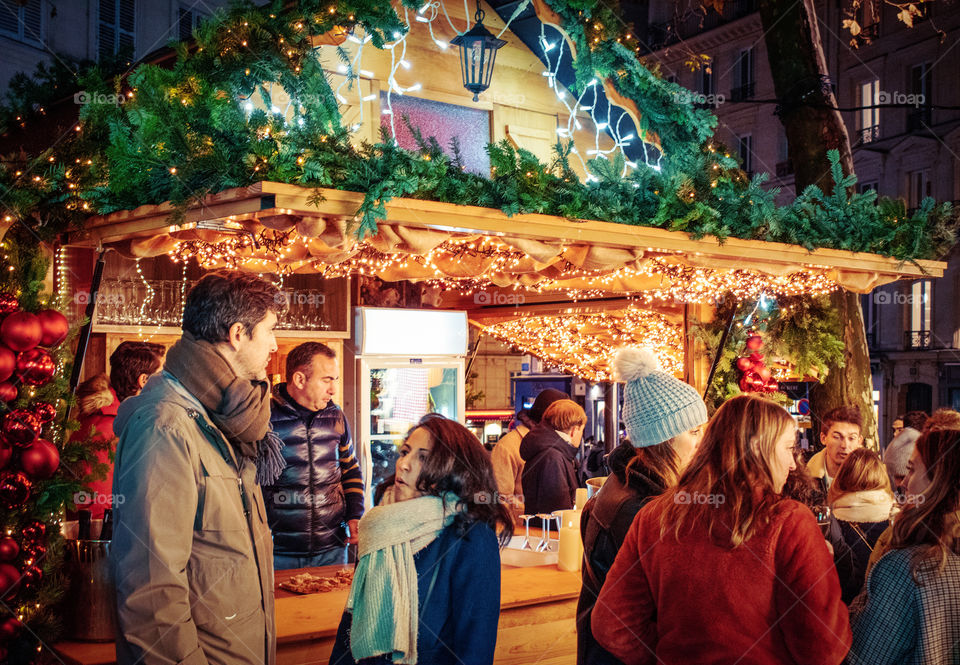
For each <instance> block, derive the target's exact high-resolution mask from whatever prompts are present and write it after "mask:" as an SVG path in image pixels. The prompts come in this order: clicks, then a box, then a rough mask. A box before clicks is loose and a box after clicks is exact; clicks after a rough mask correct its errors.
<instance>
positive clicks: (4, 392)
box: [0, 381, 20, 402]
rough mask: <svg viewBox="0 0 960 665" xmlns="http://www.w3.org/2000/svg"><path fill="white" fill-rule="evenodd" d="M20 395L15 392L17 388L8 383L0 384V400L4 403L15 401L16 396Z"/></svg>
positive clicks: (17, 391) (18, 392)
mask: <svg viewBox="0 0 960 665" xmlns="http://www.w3.org/2000/svg"><path fill="white" fill-rule="evenodd" d="M19 394H20V391H19V390H17V387H16V386H15V385H13V384H12V383H10V382H9V381H4V382H2V383H0V400H3V401H4V402H12V401H13V400H15V399H17V395H19Z"/></svg>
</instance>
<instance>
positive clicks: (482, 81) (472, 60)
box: [450, 0, 507, 102]
mask: <svg viewBox="0 0 960 665" xmlns="http://www.w3.org/2000/svg"><path fill="white" fill-rule="evenodd" d="M483 17H484V12H483V10H482V9H480V0H477V13H476V14H475V15H474V17H473V18H474V20H475V21H476V22H477V24H476V25H475V26H473V28H471V29H470V30H468V31H467V32H465V33H463V34H462V35H457V36H456V37H454V38H453V39H451V40H450V43H451V44H453V45H454V46H459V47H460V71H461V73H462V74H463V87H464V88H466V89H467V90H469V91H470V92H472V93H473V101H475V102H479V101H480V97H479V95H480V93H481V92H483V91H484V90H486V89H487V88H489V87H490V78H491V77H492V76H493V63H494V61H495V60H496V59H497V50H498V49H499V48H501V47H502V46H504V45H505V44H506V43H507V42H505V41H504V40H502V39H497V38H496V37H494V36H493V35H492V34H491V33H490V31H489V30H487V29H486V28H485V27H483Z"/></svg>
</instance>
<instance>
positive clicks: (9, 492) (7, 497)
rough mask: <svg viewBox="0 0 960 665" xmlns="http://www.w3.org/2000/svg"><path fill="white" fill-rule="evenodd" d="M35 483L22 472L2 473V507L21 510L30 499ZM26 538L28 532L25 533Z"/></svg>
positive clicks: (0, 493) (0, 499) (0, 494)
mask: <svg viewBox="0 0 960 665" xmlns="http://www.w3.org/2000/svg"><path fill="white" fill-rule="evenodd" d="M32 489H33V483H32V482H30V479H29V478H28V477H27V474H25V473H23V472H21V471H4V472H3V473H0V506H3V507H4V508H6V509H7V510H13V509H14V508H21V507H23V504H25V503H26V502H27V499H29V498H30V490H32ZM24 536H26V531H24Z"/></svg>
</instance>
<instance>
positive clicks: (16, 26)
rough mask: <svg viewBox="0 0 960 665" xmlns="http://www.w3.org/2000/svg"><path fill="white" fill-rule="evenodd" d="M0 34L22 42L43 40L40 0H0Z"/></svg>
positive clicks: (41, 4) (40, 41)
mask: <svg viewBox="0 0 960 665" xmlns="http://www.w3.org/2000/svg"><path fill="white" fill-rule="evenodd" d="M0 34H2V35H5V36H7V37H13V38H14V39H18V40H20V41H22V42H29V43H31V44H41V43H42V42H43V38H42V37H43V2H42V0H27V1H26V2H24V1H23V0H0Z"/></svg>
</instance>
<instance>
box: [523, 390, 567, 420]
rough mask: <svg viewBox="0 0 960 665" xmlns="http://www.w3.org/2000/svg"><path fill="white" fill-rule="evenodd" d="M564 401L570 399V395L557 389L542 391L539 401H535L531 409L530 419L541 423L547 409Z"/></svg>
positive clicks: (538, 397) (538, 396)
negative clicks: (555, 403)
mask: <svg viewBox="0 0 960 665" xmlns="http://www.w3.org/2000/svg"><path fill="white" fill-rule="evenodd" d="M562 399H570V395H568V394H567V393H565V392H563V391H562V390H556V389H555V388H547V389H546V390H541V391H540V394H539V395H537V399H535V400H534V401H533V406H531V407H530V417H531V418H532V419H533V421H534V422H536V423H539V422H540V421H541V420H543V414H544V412H545V411H546V410H547V407H548V406H550V405H551V404H553V403H554V402H558V401H560V400H562Z"/></svg>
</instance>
